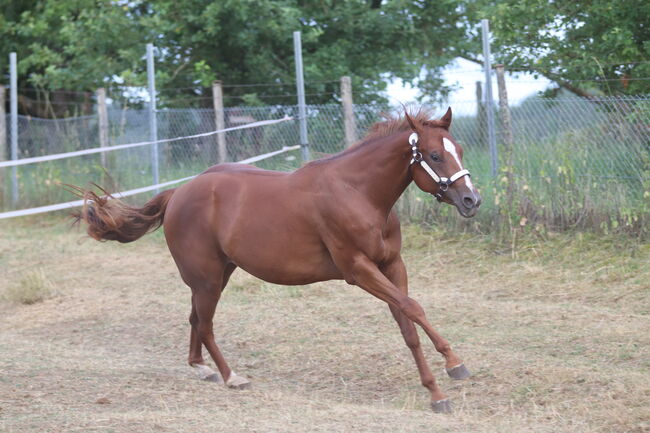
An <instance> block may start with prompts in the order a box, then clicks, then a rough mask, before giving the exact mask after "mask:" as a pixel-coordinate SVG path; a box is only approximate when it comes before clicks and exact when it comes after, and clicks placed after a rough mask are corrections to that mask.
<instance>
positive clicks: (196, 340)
mask: <svg viewBox="0 0 650 433" xmlns="http://www.w3.org/2000/svg"><path fill="white" fill-rule="evenodd" d="M190 325H191V331H190V354H189V356H188V358H187V362H188V364H190V366H192V367H194V368H195V369H196V372H197V374H198V376H199V378H200V379H202V380H207V381H209V382H217V383H221V382H223V380H222V379H221V375H220V374H219V373H217V372H216V371H214V370H213V369H212V368H210V367H209V366H207V365H206V364H205V361H204V360H203V350H202V349H203V344H202V343H201V337H200V336H199V330H198V325H199V317H198V315H197V314H196V307H195V306H194V296H192V312H191V313H190Z"/></svg>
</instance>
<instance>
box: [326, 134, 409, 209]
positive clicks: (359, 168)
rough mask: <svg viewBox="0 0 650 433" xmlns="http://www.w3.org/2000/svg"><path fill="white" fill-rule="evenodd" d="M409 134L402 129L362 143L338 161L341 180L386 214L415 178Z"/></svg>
mask: <svg viewBox="0 0 650 433" xmlns="http://www.w3.org/2000/svg"><path fill="white" fill-rule="evenodd" d="M407 135H408V133H407V132H401V133H397V134H393V135H391V136H389V137H383V138H379V139H376V140H373V141H372V142H369V143H365V144H360V145H358V146H359V148H358V149H355V150H354V151H352V152H350V153H349V154H348V155H345V157H343V158H341V159H339V160H338V161H337V166H338V167H337V171H338V172H339V175H340V178H341V180H343V181H344V182H346V183H348V184H349V185H351V186H353V187H354V188H355V189H356V190H357V191H360V192H362V193H363V195H364V196H365V197H366V198H367V199H368V200H369V201H370V202H371V203H372V204H374V205H375V206H376V207H377V208H378V209H379V210H381V211H384V212H385V213H386V214H387V213H388V212H389V211H390V210H391V209H392V207H393V205H394V204H395V202H396V201H397V199H398V198H399V197H400V196H401V195H402V193H403V192H404V190H405V189H406V187H407V186H408V185H409V184H410V183H411V181H412V180H413V178H412V177H411V173H410V170H409V159H408V155H409V150H410V149H409V147H408V143H407V139H406V137H407Z"/></svg>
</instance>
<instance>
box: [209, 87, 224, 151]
mask: <svg viewBox="0 0 650 433" xmlns="http://www.w3.org/2000/svg"><path fill="white" fill-rule="evenodd" d="M212 104H213V105H214V124H215V126H216V129H217V130H219V129H225V128H226V118H225V113H224V110H223V88H222V87H221V81H218V80H217V81H215V82H213V83H212ZM217 152H218V161H219V164H223V163H224V162H226V160H227V159H228V149H227V148H226V133H225V132H222V133H220V134H217Z"/></svg>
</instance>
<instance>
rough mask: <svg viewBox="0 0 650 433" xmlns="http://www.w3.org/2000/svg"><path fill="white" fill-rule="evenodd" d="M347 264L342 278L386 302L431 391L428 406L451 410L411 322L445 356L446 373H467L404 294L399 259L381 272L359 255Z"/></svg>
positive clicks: (415, 302) (405, 283) (403, 280)
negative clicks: (420, 328)
mask: <svg viewBox="0 0 650 433" xmlns="http://www.w3.org/2000/svg"><path fill="white" fill-rule="evenodd" d="M349 263H350V266H349V268H348V272H349V277H347V278H346V280H350V282H353V283H354V284H356V285H358V286H359V287H361V288H363V289H364V290H366V291H367V292H369V293H370V294H372V295H373V296H376V297H377V298H379V299H381V300H383V301H385V302H387V303H388V304H389V306H390V308H391V312H393V315H394V317H395V319H396V320H397V322H398V324H399V325H400V330H401V331H402V334H403V335H404V340H405V341H406V344H407V345H408V347H409V348H411V351H412V352H413V356H414V358H415V362H416V365H417V367H418V370H419V372H420V377H421V379H422V384H423V385H424V386H425V387H427V388H428V389H429V390H430V391H431V398H432V408H433V409H434V410H435V411H436V412H449V411H450V409H451V405H450V403H449V399H448V398H447V396H446V395H445V394H444V393H443V392H442V390H441V389H440V387H439V386H438V384H437V383H436V380H435V378H434V376H433V374H432V373H431V370H430V369H429V367H428V365H427V363H426V360H425V358H424V354H423V353H422V348H421V347H420V342H419V338H418V335H417V331H416V329H415V326H414V325H413V322H415V323H417V324H418V325H420V326H421V327H422V328H423V329H424V331H425V332H426V334H427V335H428V336H429V338H430V339H431V341H432V342H433V344H434V346H435V348H436V350H437V351H438V352H440V353H441V354H442V355H443V356H444V357H445V360H446V363H445V365H446V367H447V372H448V373H449V374H450V376H452V377H454V375H453V373H455V372H458V371H461V370H462V371H464V372H465V373H466V374H463V375H462V377H457V378H464V377H468V376H469V373H468V372H467V370H466V369H465V368H464V367H463V362H462V361H461V359H460V358H459V357H458V356H457V355H456V354H455V353H454V352H453V350H451V346H450V345H449V342H447V340H445V339H444V338H443V337H442V336H441V335H440V334H438V333H437V332H436V330H435V329H433V327H432V326H431V324H430V323H429V321H428V320H427V318H426V315H425V314H424V310H423V309H422V307H421V306H420V304H418V302H417V301H415V300H414V299H411V298H410V297H409V296H408V293H407V291H408V288H407V277H406V269H405V267H404V263H403V262H402V260H401V258H399V259H398V260H395V261H394V262H393V263H391V264H389V265H387V266H385V267H384V269H383V273H382V271H380V270H379V268H378V267H377V265H375V263H373V262H372V261H371V260H370V259H368V258H367V257H365V256H363V255H360V256H357V257H355V258H354V259H352V260H351V261H350V262H349Z"/></svg>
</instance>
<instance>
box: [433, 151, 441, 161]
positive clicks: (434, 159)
mask: <svg viewBox="0 0 650 433" xmlns="http://www.w3.org/2000/svg"><path fill="white" fill-rule="evenodd" d="M431 159H432V160H433V162H440V157H439V156H438V154H437V153H432V154H431Z"/></svg>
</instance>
